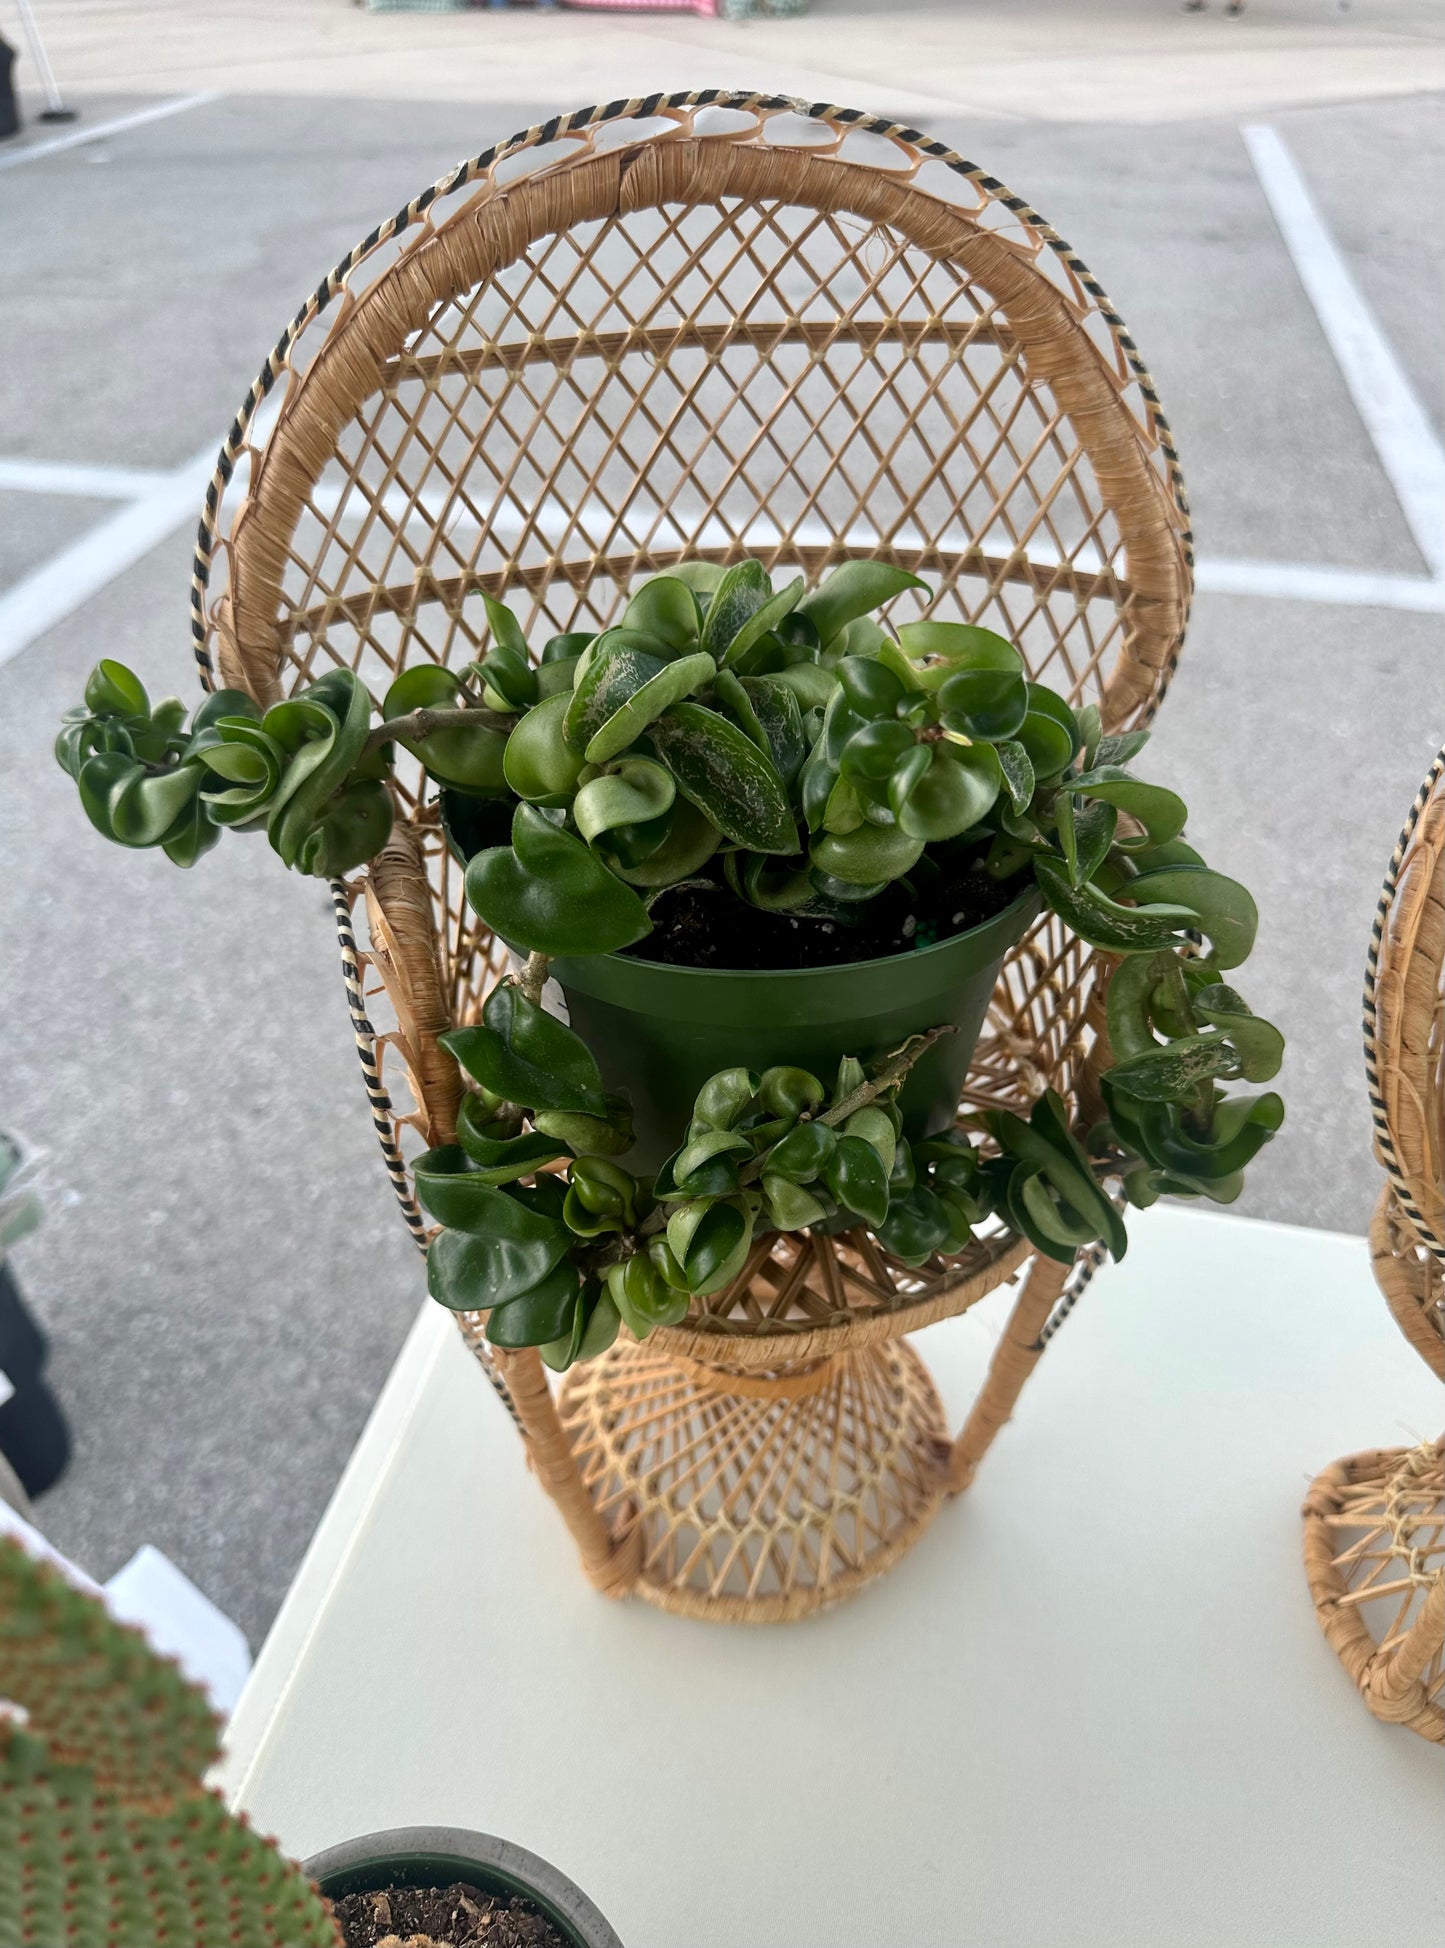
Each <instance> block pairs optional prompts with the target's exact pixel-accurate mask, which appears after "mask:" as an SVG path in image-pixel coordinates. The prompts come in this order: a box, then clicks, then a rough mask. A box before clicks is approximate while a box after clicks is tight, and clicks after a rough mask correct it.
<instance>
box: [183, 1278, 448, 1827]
mask: <svg viewBox="0 0 1445 1948" xmlns="http://www.w3.org/2000/svg"><path fill="white" fill-rule="evenodd" d="M455 1331H456V1326H455V1324H454V1322H453V1319H452V1316H451V1314H450V1313H449V1312H447V1311H446V1310H445V1309H444V1308H443V1307H441V1306H439V1305H437V1304H436V1303H435V1301H434V1300H432V1299H423V1301H422V1303H421V1306H420V1308H419V1309H418V1312H417V1315H416V1318H415V1320H414V1321H413V1322H412V1326H411V1330H410V1331H409V1332H408V1334H407V1336H406V1339H405V1340H404V1341H403V1343H402V1349H401V1351H400V1353H399V1354H398V1355H397V1358H396V1363H395V1365H394V1366H393V1367H392V1369H391V1372H390V1373H389V1374H388V1375H387V1378H386V1383H385V1385H384V1386H383V1387H382V1390H381V1392H380V1393H379V1394H378V1396H377V1399H376V1404H375V1406H374V1407H373V1408H372V1410H371V1413H370V1414H369V1416H368V1417H367V1421H366V1425H365V1427H364V1428H363V1429H362V1431H361V1438H360V1439H359V1440H358V1441H357V1443H356V1446H355V1447H354V1448H353V1449H352V1451H351V1456H350V1458H349V1460H348V1461H347V1463H346V1466H345V1468H344V1469H343V1471H342V1474H341V1479H340V1480H339V1481H338V1482H337V1484H336V1488H335V1490H334V1492H333V1494H332V1496H331V1499H330V1501H329V1502H328V1503H327V1505H326V1510H325V1513H324V1514H323V1515H322V1517H321V1520H320V1522H319V1523H318V1525H317V1528H316V1533H315V1534H314V1535H313V1536H312V1538H311V1541H310V1543H309V1544H308V1545H307V1549H306V1554H305V1555H304V1556H303V1557H302V1559H301V1566H300V1568H299V1569H298V1570H297V1572H296V1575H295V1578H294V1580H293V1581H292V1584H291V1587H290V1588H289V1589H288V1590H287V1592H286V1596H285V1599H284V1601H283V1602H282V1605H281V1608H280V1609H279V1610H278V1611H277V1613H276V1619H275V1621H274V1623H273V1624H272V1625H271V1628H270V1630H269V1631H268V1632H267V1633H266V1640H265V1642H264V1643H263V1644H262V1646H261V1649H260V1652H259V1653H258V1655H257V1658H256V1662H255V1664H254V1665H253V1667H252V1670H251V1675H250V1677H249V1679H248V1680H247V1683H246V1688H245V1690H244V1691H243V1692H242V1693H241V1696H240V1698H239V1699H238V1700H237V1703H236V1709H235V1711H234V1712H233V1713H232V1715H231V1719H230V1722H229V1724H228V1725H227V1727H226V1734H225V1740H224V1748H223V1751H222V1755H221V1758H220V1760H219V1762H218V1763H217V1765H216V1766H215V1768H214V1770H213V1772H212V1774H211V1779H210V1783H211V1784H212V1785H214V1786H216V1787H217V1788H218V1789H219V1790H220V1791H221V1792H222V1793H224V1794H225V1796H226V1798H227V1799H228V1800H230V1801H231V1802H232V1803H233V1804H237V1805H239V1804H240V1803H241V1802H242V1801H243V1800H244V1798H245V1794H246V1788H247V1785H248V1783H249V1782H250V1779H251V1777H252V1774H253V1773H254V1772H255V1769H256V1767H257V1765H258V1764H259V1763H260V1761H261V1759H262V1758H263V1756H264V1754H265V1748H266V1742H267V1739H268V1737H269V1736H270V1733H271V1731H272V1729H273V1727H274V1726H275V1724H276V1722H277V1720H278V1718H279V1717H280V1714H281V1711H282V1709H283V1707H284V1705H285V1702H286V1696H287V1693H288V1692H289V1690H290V1688H291V1686H292V1684H293V1683H294V1682H295V1679H296V1676H297V1674H298V1673H299V1672H300V1670H301V1669H302V1667H303V1666H304V1664H305V1662H306V1652H307V1648H308V1646H309V1645H310V1643H311V1640H312V1639H313V1638H314V1636H315V1635H316V1631H317V1629H318V1628H319V1626H320V1623H321V1619H322V1617H323V1616H324V1615H325V1612H326V1608H327V1604H328V1602H329V1601H330V1599H331V1597H332V1595H333V1593H334V1592H335V1590H336V1588H337V1586H338V1584H339V1582H340V1581H341V1578H342V1576H343V1574H344V1573H345V1569H346V1563H347V1560H348V1558H349V1556H350V1555H351V1552H352V1550H353V1548H354V1547H355V1544H356V1540H357V1538H358V1536H359V1535H360V1533H361V1531H362V1528H363V1527H364V1524H365V1519H366V1514H367V1511H368V1510H369V1509H370V1507H371V1506H372V1505H373V1503H374V1502H375V1500H376V1498H377V1496H378V1495H379V1494H380V1493H381V1491H382V1488H383V1486H384V1485H385V1482H386V1479H387V1476H388V1475H389V1473H390V1472H391V1469H392V1467H393V1466H394V1465H395V1462H396V1458H397V1455H398V1453H399V1452H400V1449H401V1445H402V1442H403V1440H404V1439H405V1437H406V1430H407V1427H408V1425H409V1424H410V1422H411V1418H412V1415H413V1414H414V1413H415V1411H416V1408H417V1404H418V1402H419V1401H420V1399H421V1396H422V1394H423V1393H424V1392H425V1389H426V1384H427V1381H428V1379H429V1378H430V1376H431V1373H432V1371H433V1369H434V1367H435V1366H436V1363H437V1360H438V1359H439V1358H440V1356H441V1353H442V1349H443V1348H444V1347H445V1345H446V1344H447V1341H448V1338H449V1336H450V1335H451V1334H452V1333H454V1332H455Z"/></svg>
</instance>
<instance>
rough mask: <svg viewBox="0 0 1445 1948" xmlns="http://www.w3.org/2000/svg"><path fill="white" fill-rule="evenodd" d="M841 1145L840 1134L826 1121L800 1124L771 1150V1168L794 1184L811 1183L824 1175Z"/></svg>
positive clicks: (773, 1172)
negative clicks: (839, 1143) (839, 1144)
mask: <svg viewBox="0 0 1445 1948" xmlns="http://www.w3.org/2000/svg"><path fill="white" fill-rule="evenodd" d="M837 1147H838V1137H837V1133H836V1131H835V1130H833V1129H832V1128H831V1127H830V1126H829V1125H828V1124H827V1123H799V1125H798V1127H797V1128H796V1129H795V1130H790V1131H789V1133H788V1134H787V1135H786V1136H785V1137H784V1138H783V1139H782V1141H781V1142H780V1143H778V1144H775V1145H774V1147H773V1148H772V1150H770V1151H769V1153H768V1171H769V1173H770V1174H771V1175H773V1176H777V1177H786V1178H788V1179H789V1180H790V1181H791V1182H792V1183H795V1184H811V1183H812V1182H813V1180H814V1178H815V1177H822V1176H823V1175H824V1172H825V1171H826V1170H827V1167H828V1165H829V1163H830V1162H831V1160H832V1157H833V1152H834V1151H835V1150H836V1149H837Z"/></svg>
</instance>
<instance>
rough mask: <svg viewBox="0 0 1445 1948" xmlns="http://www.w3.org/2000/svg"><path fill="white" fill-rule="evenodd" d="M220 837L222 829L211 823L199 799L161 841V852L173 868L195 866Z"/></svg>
mask: <svg viewBox="0 0 1445 1948" xmlns="http://www.w3.org/2000/svg"><path fill="white" fill-rule="evenodd" d="M220 836H221V831H220V827H219V826H216V825H213V824H212V823H211V821H210V819H209V818H208V817H207V816H206V808H205V806H204V805H202V804H201V802H200V800H199V799H197V800H196V802H195V804H194V805H192V806H191V808H190V810H189V811H188V812H185V813H183V814H182V816H181V817H180V818H178V819H177V820H176V822H175V824H174V825H173V826H172V827H171V829H170V831H169V832H167V833H166V836H165V837H164V838H163V839H162V840H161V850H162V852H164V853H165V855H166V857H167V859H169V860H170V862H171V864H172V865H173V866H194V865H195V863H196V861H197V860H198V859H199V858H200V857H201V854H202V853H204V852H209V851H210V849H211V847H212V846H213V845H215V844H216V843H217V841H218V840H219V839H220Z"/></svg>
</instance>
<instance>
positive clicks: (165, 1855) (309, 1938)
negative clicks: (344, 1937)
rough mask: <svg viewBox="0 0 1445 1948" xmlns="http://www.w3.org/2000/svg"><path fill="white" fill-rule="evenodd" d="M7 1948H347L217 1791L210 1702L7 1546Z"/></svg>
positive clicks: (286, 1866)
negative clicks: (205, 1775) (206, 1782)
mask: <svg viewBox="0 0 1445 1948" xmlns="http://www.w3.org/2000/svg"><path fill="white" fill-rule="evenodd" d="M0 1696H3V1697H5V1698H6V1699H9V1700H11V1701H12V1702H13V1703H15V1704H17V1705H19V1706H20V1707H22V1709H23V1713H24V1718H23V1721H22V1720H20V1719H18V1718H13V1717H12V1718H7V1719H4V1720H0V1940H3V1941H5V1942H7V1943H15V1944H16V1948H137V1944H139V1943H141V1942H144V1943H147V1944H151V1943H154V1944H156V1948H194V1944H196V1943H198V1942H205V1943H206V1944H207V1948H213V1945H214V1948H337V1944H338V1943H339V1941H340V1934H339V1931H338V1929H337V1926H336V1923H335V1921H334V1920H333V1919H332V1916H331V1913H330V1910H329V1908H328V1907H327V1905H326V1903H325V1902H324V1901H323V1900H322V1899H321V1897H320V1896H319V1895H318V1894H317V1892H316V1890H315V1889H314V1888H313V1887H312V1886H311V1884H310V1883H309V1882H308V1881H307V1879H306V1878H305V1876H304V1875H303V1874H302V1873H301V1871H300V1869H299V1868H297V1867H295V1866H293V1865H292V1864H291V1863H290V1862H289V1861H287V1860H285V1859H283V1858H282V1857H281V1855H280V1854H278V1853H277V1851H276V1850H275V1848H274V1847H273V1846H272V1845H271V1843H270V1842H269V1841H268V1840H264V1839H262V1838H261V1837H260V1836H259V1835H258V1834H255V1833H253V1832H252V1831H251V1830H250V1829H249V1827H247V1826H246V1825H245V1824H244V1823H243V1822H242V1821H240V1820H237V1819H234V1818H233V1817H232V1816H231V1814H230V1813H229V1812H228V1811H227V1810H226V1808H225V1806H224V1804H223V1803H222V1801H221V1800H220V1799H219V1797H218V1796H217V1795H216V1794H214V1793H211V1792H207V1791H206V1790H205V1789H204V1788H203V1787H202V1785H201V1774H202V1772H203V1771H204V1769H205V1768H206V1767H207V1766H208V1765H210V1764H211V1763H213V1762H214V1760H215V1758H216V1756H217V1752H218V1740H217V1729H216V1723H215V1720H214V1719H213V1718H212V1716H211V1713H210V1711H209V1708H208V1707H207V1705H206V1702H205V1700H204V1698H203V1697H202V1696H201V1694H200V1693H199V1692H198V1691H196V1690H195V1689H194V1688H193V1687H192V1686H191V1685H189V1684H187V1683H186V1682H185V1680H184V1679H183V1678H182V1677H181V1675H180V1673H179V1672H178V1671H177V1670H176V1668H175V1666H174V1665H173V1664H170V1663H167V1662H166V1661H165V1660H163V1659H161V1658H159V1657H157V1656H156V1655H155V1653H154V1652H153V1651H152V1650H151V1649H150V1647H149V1646H148V1645H147V1644H146V1642H145V1640H144V1638H142V1637H141V1636H140V1634H139V1633H138V1632H136V1631H134V1630H130V1629H127V1628H126V1627H125V1626H123V1625H121V1624H118V1623H117V1622H116V1621H115V1620H114V1619H113V1618H112V1617H111V1616H110V1615H109V1613H108V1612H107V1611H106V1609H105V1607H104V1605H103V1604H102V1603H100V1602H99V1601H98V1600H97V1599H96V1598H94V1597H91V1596H88V1595H85V1594H84V1593H82V1592H81V1591H79V1590H77V1589H74V1588H73V1587H72V1586H71V1585H70V1584H69V1583H68V1582H67V1581H65V1579H64V1578H63V1577H62V1576H61V1575H60V1574H59V1572H58V1571H56V1570H54V1569H52V1568H50V1567H49V1566H48V1565H45V1564H41V1563H37V1562H35V1561H34V1560H33V1559H32V1558H31V1557H30V1556H28V1555H27V1554H26V1553H25V1551H24V1550H23V1549H21V1548H20V1546H19V1545H18V1544H17V1543H15V1542H13V1541H11V1540H10V1539H9V1538H8V1537H3V1538H0Z"/></svg>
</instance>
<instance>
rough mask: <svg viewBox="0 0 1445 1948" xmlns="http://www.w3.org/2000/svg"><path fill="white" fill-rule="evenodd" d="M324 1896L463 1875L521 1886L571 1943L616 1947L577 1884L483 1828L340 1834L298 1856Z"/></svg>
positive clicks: (501, 1891) (582, 1947) (430, 1883)
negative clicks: (359, 1835)
mask: <svg viewBox="0 0 1445 1948" xmlns="http://www.w3.org/2000/svg"><path fill="white" fill-rule="evenodd" d="M302 1871H303V1872H304V1873H306V1874H308V1875H309V1876H310V1878H311V1879H312V1880H314V1881H315V1882H316V1884H317V1886H318V1887H320V1889H321V1891H322V1893H323V1894H325V1895H326V1896H327V1898H328V1899H330V1900H339V1899H340V1897H341V1896H342V1895H343V1894H374V1893H378V1892H384V1891H385V1890H386V1889H387V1888H390V1887H450V1886H451V1884H452V1882H453V1881H458V1880H460V1881H465V1882H466V1883H467V1884H468V1885H469V1886H472V1887H479V1888H480V1889H481V1891H482V1892H483V1893H484V1894H498V1895H503V1896H510V1895H514V1894H522V1895H525V1897H526V1898H527V1899H528V1900H529V1901H531V1903H532V1905H533V1906H534V1907H536V1908H537V1909H538V1910H539V1911H540V1912H541V1913H543V1914H545V1915H546V1917H547V1919H548V1920H549V1921H550V1922H551V1923H552V1926H553V1927H554V1928H556V1929H557V1931H558V1933H559V1934H560V1935H561V1936H562V1938H563V1940H564V1941H566V1942H568V1943H569V1944H571V1948H622V1942H621V1940H620V1938H619V1936H618V1934H617V1931H616V1930H615V1929H614V1928H613V1927H612V1926H611V1924H610V1923H609V1922H608V1921H607V1920H606V1919H605V1918H604V1917H603V1916H602V1915H601V1914H599V1913H598V1911H597V1909H596V1908H595V1907H594V1906H593V1905H592V1903H591V1901H589V1900H588V1898H587V1896H586V1895H585V1894H584V1893H583V1892H582V1890H581V1888H580V1887H578V1886H576V1885H575V1884H574V1883H573V1882H572V1881H570V1880H568V1878H567V1876H566V1875H565V1874H564V1873H560V1872H559V1871H558V1869H557V1868H556V1867H554V1866H552V1865H551V1863H550V1862H549V1861H546V1860H542V1859H539V1858H538V1856H537V1855H536V1854H535V1853H528V1851H527V1849H526V1848H525V1847H519V1846H514V1845H513V1843H512V1842H511V1841H510V1840H499V1839H497V1838H496V1837H495V1836H494V1835H493V1834H491V1833H473V1832H470V1831H469V1830H468V1829H467V1828H465V1827H459V1826H399V1827H394V1828H392V1829H391V1831H389V1832H386V1833H368V1834H365V1835H364V1836H363V1837H362V1838H361V1839H358V1840H343V1841H342V1842H341V1843H340V1845H339V1846H334V1847H327V1848H326V1850H325V1851H324V1852H322V1853H316V1854H313V1855H312V1856H311V1858H310V1859H309V1860H306V1861H303V1862H302Z"/></svg>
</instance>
